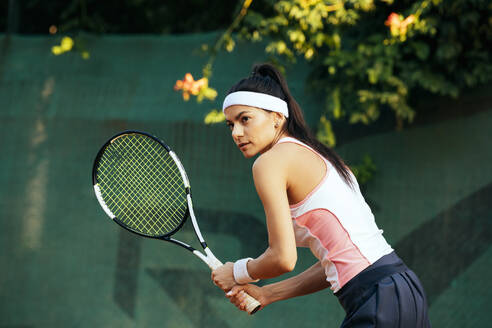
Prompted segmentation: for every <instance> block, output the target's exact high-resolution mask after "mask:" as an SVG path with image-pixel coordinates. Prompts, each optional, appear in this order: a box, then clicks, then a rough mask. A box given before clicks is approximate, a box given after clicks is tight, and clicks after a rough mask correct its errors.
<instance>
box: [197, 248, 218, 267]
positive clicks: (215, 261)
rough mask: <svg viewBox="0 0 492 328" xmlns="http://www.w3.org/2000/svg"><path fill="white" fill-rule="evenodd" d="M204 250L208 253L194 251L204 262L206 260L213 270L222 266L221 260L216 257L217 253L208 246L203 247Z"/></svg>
mask: <svg viewBox="0 0 492 328" xmlns="http://www.w3.org/2000/svg"><path fill="white" fill-rule="evenodd" d="M203 251H204V252H205V254H206V255H204V254H203V253H201V252H199V251H197V250H194V251H193V254H195V255H196V256H198V257H199V258H200V259H201V260H202V261H203V262H205V263H206V264H207V265H208V267H209V268H210V269H211V270H215V269H217V268H218V267H220V266H222V262H220V261H219V260H218V259H217V258H216V257H215V255H214V254H213V253H212V251H211V250H210V248H208V247H206V248H204V249H203Z"/></svg>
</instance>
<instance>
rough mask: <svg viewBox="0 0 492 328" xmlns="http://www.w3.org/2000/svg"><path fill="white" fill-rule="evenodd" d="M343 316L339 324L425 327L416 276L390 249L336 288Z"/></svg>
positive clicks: (356, 327)
mask: <svg viewBox="0 0 492 328" xmlns="http://www.w3.org/2000/svg"><path fill="white" fill-rule="evenodd" d="M335 295H336V296H337V297H338V301H339V302H340V304H341V305H342V307H343V308H344V309H345V312H346V314H347V315H346V317H345V319H344V320H343V323H342V326H341V328H348V327H350V328H366V327H367V328H368V327H378V328H428V327H430V326H431V325H430V322H429V317H428V311H427V300H426V296H425V293H424V288H423V287H422V284H421V283H420V281H419V279H418V278H417V276H416V275H415V273H413V271H412V270H410V269H408V268H407V266H406V265H405V264H404V263H403V261H402V260H401V259H400V258H399V257H398V256H397V255H396V254H395V253H394V252H393V253H390V254H388V255H385V256H383V257H382V258H380V259H379V260H377V261H376V262H375V263H373V264H372V265H370V266H369V267H367V268H366V269H364V270H363V271H362V272H360V273H359V274H358V275H356V276H355V277H354V278H352V279H351V280H350V281H349V282H348V283H346V284H345V285H344V286H343V287H342V288H341V289H340V290H339V291H338V292H336V293H335Z"/></svg>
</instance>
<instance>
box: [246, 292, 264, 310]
mask: <svg viewBox="0 0 492 328" xmlns="http://www.w3.org/2000/svg"><path fill="white" fill-rule="evenodd" d="M244 294H246V299H245V301H246V312H248V314H255V313H256V311H258V310H259V309H260V307H261V303H260V302H258V301H257V300H256V299H255V298H253V297H252V296H251V295H249V294H248V293H246V292H244Z"/></svg>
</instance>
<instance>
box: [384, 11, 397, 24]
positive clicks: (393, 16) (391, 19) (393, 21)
mask: <svg viewBox="0 0 492 328" xmlns="http://www.w3.org/2000/svg"><path fill="white" fill-rule="evenodd" d="M384 25H386V26H389V27H391V26H399V25H400V16H399V15H398V14H397V13H391V14H390V15H389V16H388V19H386V22H384Z"/></svg>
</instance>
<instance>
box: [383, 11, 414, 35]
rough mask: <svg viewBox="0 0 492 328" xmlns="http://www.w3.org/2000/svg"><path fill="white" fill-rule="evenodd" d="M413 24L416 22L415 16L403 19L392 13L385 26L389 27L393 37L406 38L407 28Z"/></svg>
mask: <svg viewBox="0 0 492 328" xmlns="http://www.w3.org/2000/svg"><path fill="white" fill-rule="evenodd" d="M413 22H415V16H414V15H410V16H408V17H407V18H405V19H403V16H402V15H398V14H397V13H391V14H390V15H389V16H388V18H387V19H386V21H385V22H384V25H386V26H389V28H390V31H391V35H393V36H400V37H402V36H403V37H404V36H405V35H406V34H407V27H408V26H409V25H410V24H412V23H413Z"/></svg>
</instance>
